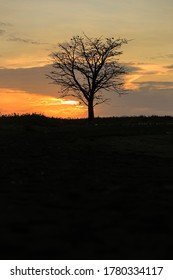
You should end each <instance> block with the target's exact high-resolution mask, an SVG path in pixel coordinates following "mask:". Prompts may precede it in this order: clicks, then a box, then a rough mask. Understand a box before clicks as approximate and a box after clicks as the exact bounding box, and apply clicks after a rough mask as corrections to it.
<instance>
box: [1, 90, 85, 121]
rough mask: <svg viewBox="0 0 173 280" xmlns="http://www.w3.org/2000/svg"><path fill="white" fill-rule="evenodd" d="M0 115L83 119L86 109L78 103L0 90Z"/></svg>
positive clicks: (23, 92)
mask: <svg viewBox="0 0 173 280" xmlns="http://www.w3.org/2000/svg"><path fill="white" fill-rule="evenodd" d="M0 100H1V103H0V114H2V115H9V114H13V113H16V114H19V115H20V114H26V113H31V114H32V113H38V114H44V115H45V116H49V117H58V118H84V117H86V108H85V107H84V106H80V105H79V102H78V101H75V100H65V99H61V98H54V97H51V96H45V95H39V94H34V93H28V92H25V91H20V90H16V89H8V88H1V89H0Z"/></svg>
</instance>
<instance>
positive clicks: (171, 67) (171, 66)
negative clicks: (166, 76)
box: [164, 64, 173, 69]
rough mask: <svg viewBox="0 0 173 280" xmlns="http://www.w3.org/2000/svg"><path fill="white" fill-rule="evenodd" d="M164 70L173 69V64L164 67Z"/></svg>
mask: <svg viewBox="0 0 173 280" xmlns="http://www.w3.org/2000/svg"><path fill="white" fill-rule="evenodd" d="M164 68H166V69H173V64H171V65H167V66H164Z"/></svg>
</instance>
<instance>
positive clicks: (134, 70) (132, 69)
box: [124, 62, 143, 74]
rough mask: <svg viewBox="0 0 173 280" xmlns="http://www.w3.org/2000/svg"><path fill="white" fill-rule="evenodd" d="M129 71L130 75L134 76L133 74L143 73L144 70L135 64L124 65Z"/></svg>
mask: <svg viewBox="0 0 173 280" xmlns="http://www.w3.org/2000/svg"><path fill="white" fill-rule="evenodd" d="M124 65H125V67H126V69H127V71H128V73H129V74H132V73H138V72H139V71H143V69H142V68H141V67H138V66H136V64H135V63H133V62H132V63H124Z"/></svg>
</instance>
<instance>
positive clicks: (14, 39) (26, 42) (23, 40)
mask: <svg viewBox="0 0 173 280" xmlns="http://www.w3.org/2000/svg"><path fill="white" fill-rule="evenodd" d="M7 41H11V42H19V43H25V44H32V45H45V44H47V43H41V42H38V41H33V40H31V39H23V38H20V37H16V36H11V37H10V38H8V39H7Z"/></svg>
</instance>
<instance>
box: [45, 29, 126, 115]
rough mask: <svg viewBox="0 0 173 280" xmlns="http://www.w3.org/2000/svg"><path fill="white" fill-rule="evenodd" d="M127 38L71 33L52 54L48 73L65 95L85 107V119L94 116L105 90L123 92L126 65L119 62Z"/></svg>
mask: <svg viewBox="0 0 173 280" xmlns="http://www.w3.org/2000/svg"><path fill="white" fill-rule="evenodd" d="M127 42H128V41H127V40H126V39H120V38H119V39H114V38H106V39H103V38H102V37H99V38H94V39H93V38H89V37H88V36H86V35H84V36H83V37H80V36H74V37H73V38H72V39H71V40H70V42H65V43H63V44H59V45H58V50H57V52H53V53H52V54H51V56H52V59H53V65H52V66H53V68H54V69H53V71H51V72H50V75H47V77H49V78H50V79H51V80H53V83H55V84H58V85H61V86H62V90H63V94H62V97H65V96H73V97H75V98H77V99H78V100H80V101H82V102H83V103H84V104H85V105H86V106H88V118H89V120H93V119H94V106H96V105H98V104H101V103H104V102H105V101H106V100H107V98H105V97H104V93H103V90H104V91H110V90H112V91H114V92H117V93H119V94H121V93H123V86H124V80H123V75H124V74H126V73H127V70H126V69H125V67H124V66H123V65H122V64H120V63H119V59H118V57H119V56H120V55H121V54H122V51H121V50H120V49H121V46H122V45H123V44H127Z"/></svg>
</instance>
